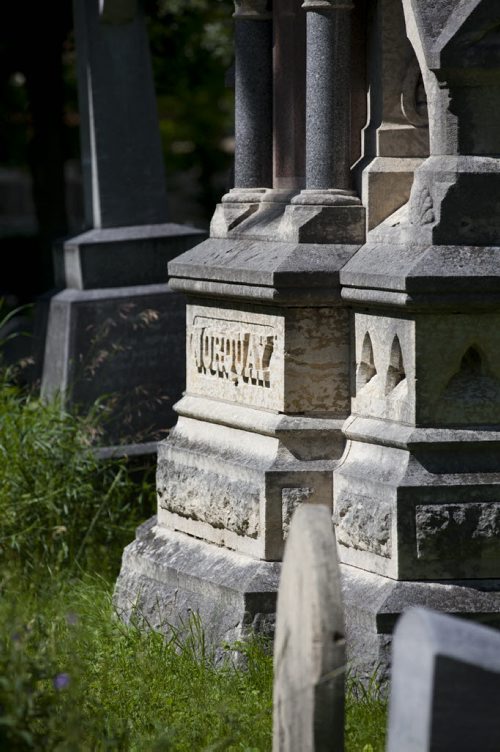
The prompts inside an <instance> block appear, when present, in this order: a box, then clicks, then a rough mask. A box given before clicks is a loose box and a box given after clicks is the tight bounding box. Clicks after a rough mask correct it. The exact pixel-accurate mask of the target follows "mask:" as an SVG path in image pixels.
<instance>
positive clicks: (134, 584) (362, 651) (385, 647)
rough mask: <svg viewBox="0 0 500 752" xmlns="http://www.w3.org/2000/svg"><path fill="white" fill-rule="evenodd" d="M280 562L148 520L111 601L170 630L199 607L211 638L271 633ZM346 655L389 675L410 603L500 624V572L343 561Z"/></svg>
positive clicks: (365, 671)
mask: <svg viewBox="0 0 500 752" xmlns="http://www.w3.org/2000/svg"><path fill="white" fill-rule="evenodd" d="M280 572H281V563H280V562H264V561H259V560H257V559H252V558H250V557H248V556H244V555H242V554H238V553H236V552H234V551H228V550H227V549H224V548H221V547H219V546H216V545H214V544H212V543H206V542H205V541H201V540H198V539H196V538H193V537H191V536H188V535H186V534H184V533H178V532H173V531H169V530H166V529H164V528H161V527H159V526H158V525H157V524H156V517H153V518H151V519H150V520H148V522H146V523H144V525H142V526H141V527H140V528H139V529H138V531H137V537H136V539H135V541H133V543H131V544H130V545H129V546H127V548H126V549H125V551H124V554H123V561H122V568H121V572H120V575H119V577H118V581H117V583H116V588H115V596H114V602H115V606H116V608H117V610H118V613H119V615H120V617H121V618H122V619H123V620H124V621H125V622H130V620H131V619H133V618H137V619H138V621H139V623H141V621H142V620H143V623H146V624H147V625H148V626H151V627H153V628H154V629H158V630H160V631H167V629H168V625H174V626H175V627H177V628H178V627H182V625H183V624H185V623H186V621H187V619H188V618H189V615H190V614H191V613H197V614H199V616H200V618H201V623H202V625H203V628H204V631H205V636H206V639H207V641H208V643H210V644H211V645H214V646H222V645H223V644H224V643H233V642H235V641H236V640H240V639H242V638H244V637H245V635H247V634H249V633H250V632H251V631H255V632H257V633H260V634H265V635H267V636H271V637H272V636H274V625H275V612H276V596H277V591H278V585H279V577H280ZM341 572H342V591H343V600H344V610H345V620H346V638H347V661H348V665H349V666H350V668H351V669H352V670H353V672H354V673H355V675H356V676H359V677H360V678H361V679H369V678H370V677H371V676H372V675H373V674H374V672H375V671H377V670H378V678H379V680H382V681H383V680H385V679H387V678H388V675H389V668H390V650H391V641H392V632H393V629H394V627H395V624H396V620H397V618H398V617H399V615H400V614H401V613H402V612H403V611H404V610H405V609H407V608H410V607H411V606H426V607H428V608H432V609H435V610H437V611H441V612H442V613H448V614H452V615H456V616H461V617H465V618H468V619H471V620H473V621H476V622H478V623H481V624H486V625H488V626H490V627H494V628H497V629H500V580H463V581H455V582H446V583H444V582H422V581H418V582H417V581H415V582H410V581H404V582H403V581H397V580H391V579H389V578H388V577H383V576H381V575H375V574H371V573H369V572H365V571H364V570H361V569H357V568H356V567H351V566H349V565H346V564H342V565H341Z"/></svg>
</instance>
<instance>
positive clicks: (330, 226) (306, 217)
mask: <svg viewBox="0 0 500 752" xmlns="http://www.w3.org/2000/svg"><path fill="white" fill-rule="evenodd" d="M365 222H366V210H365V208H364V206H361V205H360V206H321V205H313V204H311V205H300V204H291V205H289V206H287V207H286V210H285V213H284V215H283V218H282V220H281V224H280V227H279V237H280V239H281V240H283V241H287V242H290V243H354V244H355V243H363V242H364V240H365V235H366V229H365Z"/></svg>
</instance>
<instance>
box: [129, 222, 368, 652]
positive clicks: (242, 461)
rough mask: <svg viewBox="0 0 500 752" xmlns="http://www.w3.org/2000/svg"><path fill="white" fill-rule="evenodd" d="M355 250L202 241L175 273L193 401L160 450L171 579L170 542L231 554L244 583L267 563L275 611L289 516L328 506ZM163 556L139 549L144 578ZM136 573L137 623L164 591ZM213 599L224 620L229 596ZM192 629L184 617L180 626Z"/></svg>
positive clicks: (266, 589)
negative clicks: (345, 276)
mask: <svg viewBox="0 0 500 752" xmlns="http://www.w3.org/2000/svg"><path fill="white" fill-rule="evenodd" d="M356 248H357V247H356V246H341V245H338V246H328V247H327V248H325V246H322V245H307V244H304V245H300V246H297V245H293V244H287V243H279V242H274V243H273V242H270V241H258V242H256V241H254V240H251V239H246V238H245V237H244V236H240V237H239V238H234V239H227V240H221V239H210V240H207V241H205V242H204V243H202V244H201V245H199V246H197V248H196V249H193V250H192V251H188V252H187V253H185V254H183V255H182V256H181V257H179V258H177V259H176V260H175V261H173V262H171V264H170V265H169V270H170V274H171V285H172V287H173V289H175V290H178V291H181V292H183V293H185V294H187V296H188V309H187V378H186V394H185V396H184V398H183V399H182V400H181V401H180V402H179V403H178V404H177V405H176V411H177V412H178V414H179V419H178V422H177V425H176V426H175V428H174V430H173V431H172V432H171V434H170V436H169V439H168V441H165V442H162V443H161V444H160V445H159V450H158V451H159V453H158V474H157V487H158V521H157V530H158V535H160V538H159V539H158V540H161V534H162V531H163V533H165V535H166V536H167V537H166V538H165V550H164V552H163V553H162V554H161V556H162V557H163V559H162V560H164V561H165V562H167V561H170V562H172V563H171V564H169V565H168V566H169V567H170V566H171V567H173V568H174V569H175V567H176V566H177V564H176V560H175V557H174V558H173V559H172V558H171V557H172V556H174V554H172V553H171V552H170V548H169V547H170V543H169V535H170V532H169V531H175V533H176V535H181V540H184V541H185V543H186V546H189V545H191V543H190V541H194V540H195V539H197V542H196V546H197V547H198V548H199V550H200V551H205V552H206V555H207V556H208V555H209V552H211V551H213V550H214V544H216V545H217V546H219V547H223V549H221V548H219V549H216V550H218V551H219V552H220V556H222V557H223V558H224V557H225V556H226V553H225V552H226V551H228V550H232V551H234V552H236V554H237V555H238V556H239V557H240V558H239V562H240V564H239V565H238V566H244V567H245V571H248V572H253V571H254V569H255V567H256V566H257V563H258V562H260V563H259V567H260V568H259V570H258V571H259V572H260V575H259V577H261V576H262V577H263V580H262V582H261V585H260V588H261V589H260V596H259V598H262V599H264V601H265V603H267V604H269V603H271V602H272V603H274V599H275V593H276V585H277V577H278V571H279V567H278V562H279V561H280V560H281V557H282V554H283V546H284V541H285V539H286V535H287V531H288V525H289V523H290V518H291V515H292V513H293V511H294V510H295V508H296V507H297V506H298V505H299V504H301V503H304V502H309V503H319V504H324V505H326V506H328V507H330V506H331V499H332V473H333V468H334V467H335V464H336V462H337V461H338V459H339V457H340V456H341V454H342V451H343V446H344V439H343V436H342V432H341V426H342V424H343V422H344V419H345V417H346V415H347V413H348V409H349V336H350V326H349V316H348V313H347V311H346V310H345V308H344V307H343V306H342V305H341V304H340V303H341V301H340V296H339V293H340V290H339V287H338V276H339V269H340V268H341V267H342V266H343V265H344V264H345V262H346V261H347V260H348V259H349V258H350V257H351V256H352V254H353V253H354V252H355V251H356ZM304 276H307V280H308V285H307V287H304V285H303V280H304ZM155 540H156V538H155ZM155 546H159V543H154V541H153V539H152V538H149V539H148V542H147V543H145V544H144V546H143V547H142V548H140V553H139V549H138V548H134V549H133V550H134V551H136V552H137V553H134V557H135V558H134V562H138V563H137V571H138V572H139V571H142V569H141V568H142V567H143V566H146V565H145V564H142V563H140V562H139V559H140V560H141V562H142V561H144V560H145V559H146V560H147V559H149V557H150V555H151V550H152V549H153V548H154V547H155ZM137 557H139V559H137ZM230 561H232V559H231V557H229V559H228V562H230ZM244 562H246V563H244ZM266 562H267V563H266ZM134 566H135V564H133V563H130V564H128V563H126V562H125V563H124V568H122V573H121V575H120V577H119V580H118V583H117V592H118V593H121V592H124V593H126V597H127V598H128V606H127V603H126V602H125V600H124V598H125V596H123V597H122V596H121V595H119V596H118V597H119V604H120V608H124V609H125V611H126V612H127V613H130V609H131V608H132V604H133V602H134V600H137V602H138V603H139V606H140V608H144V609H145V610H146V611H147V612H149V611H150V610H151V609H152V608H153V607H154V602H155V599H156V598H157V596H158V593H160V594H161V593H162V592H163V590H162V588H163V585H162V584H161V582H162V580H161V577H160V575H159V574H157V575H155V576H154V577H155V578H156V577H158V581H157V587H156V590H155V588H154V587H153V584H151V587H150V588H149V589H147V590H145V591H142V590H141V587H140V583H139V581H137V583H136V584H134V582H133V572H132V570H133V567H134ZM228 566H229V564H228ZM231 566H232V565H231ZM183 571H184V570H183ZM269 572H273V573H274V574H273V577H272V578H269V574H268V573H269ZM228 574H231V572H230V570H229V572H228ZM124 578H125V579H126V585H122V583H123V581H124ZM273 578H274V579H273ZM153 579H154V578H153ZM200 587H201V586H200ZM214 587H215V586H213V587H212V586H211V593H212V596H211V597H213V598H214V599H215V601H217V602H218V604H219V605H218V608H220V609H221V610H224V608H225V605H224V604H225V599H226V595H225V594H224V593H225V590H224V587H223V586H222V585H220V586H217V591H216V590H215V589H214ZM183 588H184V585H181V586H179V591H181V590H183ZM245 592H246V591H245ZM179 597H180V598H181V599H182V598H183V597H184V596H183V595H182V596H179ZM246 597H247V596H246V595H245V598H246ZM160 598H162V596H161V595H160ZM214 608H215V606H214ZM259 608H260V607H259ZM273 608H274V607H273ZM127 609H128V611H127ZM259 613H260V612H259ZM183 618H185V610H184V609H183V608H180V610H179V612H178V613H177V617H176V621H177V623H178V622H179V620H181V621H182V619H183ZM214 618H215V617H214ZM252 618H253V617H252ZM247 621H248V620H247ZM245 623H247V622H245V621H244V620H242V619H240V620H239V622H238V629H239V630H240V632H239V634H241V629H243V626H244V624H245ZM207 628H208V629H209V630H210V631H211V632H213V630H214V629H215V631H216V632H217V629H218V628H217V629H216V626H214V625H213V624H212V623H211V622H210V623H209V624H208V625H207ZM235 635H236V632H235ZM218 637H219V640H220V639H222V638H224V637H225V633H218Z"/></svg>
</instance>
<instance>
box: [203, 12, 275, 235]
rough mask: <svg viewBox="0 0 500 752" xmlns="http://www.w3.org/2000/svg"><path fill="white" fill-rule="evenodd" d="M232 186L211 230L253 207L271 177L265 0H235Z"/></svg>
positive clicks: (269, 36) (225, 227)
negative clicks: (233, 157) (233, 160)
mask: <svg viewBox="0 0 500 752" xmlns="http://www.w3.org/2000/svg"><path fill="white" fill-rule="evenodd" d="M233 17H234V22H235V24H234V25H235V28H234V43H235V162H234V185H235V187H234V188H233V189H232V190H231V191H230V192H229V193H228V194H226V195H225V196H223V197H222V205H221V206H219V207H218V210H217V211H216V213H215V215H214V218H213V220H212V228H211V230H212V235H213V234H214V232H215V233H217V234H218V235H219V236H224V235H225V234H227V232H229V231H230V230H232V229H234V227H236V226H237V225H238V224H240V223H241V222H242V221H244V220H245V219H247V218H248V217H249V216H250V215H251V214H253V213H254V212H255V211H257V209H258V207H259V203H260V201H261V200H262V198H263V196H264V194H265V192H266V190H269V189H270V188H271V186H272V181H273V20H272V8H271V0H235V12H234V16H233Z"/></svg>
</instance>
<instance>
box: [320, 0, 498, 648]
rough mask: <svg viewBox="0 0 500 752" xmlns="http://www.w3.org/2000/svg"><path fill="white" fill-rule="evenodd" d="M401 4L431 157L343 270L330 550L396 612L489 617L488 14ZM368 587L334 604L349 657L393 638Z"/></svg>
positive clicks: (493, 309)
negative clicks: (350, 340) (432, 608)
mask: <svg viewBox="0 0 500 752" xmlns="http://www.w3.org/2000/svg"><path fill="white" fill-rule="evenodd" d="M403 4H404V9H405V13H406V25H407V30H408V35H409V38H410V39H411V41H412V44H413V46H414V48H415V51H416V54H417V56H418V58H419V63H420V66H421V68H422V72H423V78H424V82H425V86H426V90H427V99H428V103H429V129H430V147H431V156H430V157H429V158H428V159H427V160H425V161H424V162H423V164H422V165H421V166H420V167H419V168H418V169H417V170H416V172H415V180H414V183H413V188H412V191H411V196H410V200H409V204H408V206H406V207H404V208H402V209H400V210H398V212H396V213H395V214H393V215H392V216H391V217H389V218H388V219H387V220H386V221H385V222H383V223H382V224H380V225H379V226H378V227H377V228H376V229H375V230H373V231H372V232H371V233H369V234H368V242H367V244H366V245H365V246H363V248H361V249H360V250H359V252H358V253H357V254H356V256H355V257H354V258H353V259H351V260H350V261H349V262H348V263H347V264H346V266H345V267H344V269H343V270H342V272H341V284H342V297H343V299H344V300H345V301H346V303H349V304H350V305H351V306H352V309H353V312H354V354H355V360H356V377H355V390H354V393H353V399H352V407H351V417H350V418H349V420H348V421H347V422H346V424H345V427H344V433H345V435H346V439H347V447H346V452H345V454H344V458H343V461H342V462H341V463H340V464H339V466H338V468H336V470H335V471H334V520H335V523H336V529H337V541H338V546H339V556H340V558H341V561H342V562H343V563H344V564H345V565H347V566H348V567H349V570H348V571H350V572H351V573H353V572H355V571H356V570H355V568H357V569H358V570H359V572H360V573H361V572H362V570H365V572H366V574H362V573H361V574H359V575H357V578H356V577H354V575H352V576H353V578H354V579H353V582H354V583H356V582H358V583H360V582H362V581H364V580H365V581H366V582H368V581H370V582H371V583H372V585H371V586H370V587H371V588H372V590H373V592H374V593H376V592H377V590H376V589H379V592H382V591H384V592H386V593H398V594H399V595H398V598H395V599H393V596H392V595H391V599H392V600H393V606H392V608H394V609H395V611H397V609H400V610H402V609H403V608H405V607H408V606H410V605H412V603H414V600H413V599H414V598H417V599H418V603H420V604H424V605H425V604H427V605H436V608H438V609H441V610H444V611H449V612H451V613H461V612H463V613H466V614H467V615H470V616H471V618H477V619H480V620H484V621H489V622H491V623H494V624H498V614H499V611H500V602H499V598H498V581H499V578H500V550H499V547H498V537H499V534H500V461H499V448H500V432H499V431H498V426H499V424H500V420H499V419H500V359H499V358H498V345H499V342H498V329H499V324H500V314H499V311H500V275H499V271H498V270H499V268H500V266H499V262H500V248H499V247H498V245H495V243H497V244H498V232H497V229H496V228H498V223H499V210H498V202H495V198H494V196H495V195H497V193H498V191H497V189H496V184H497V182H498V179H499V176H500V161H499V160H498V158H497V156H496V152H497V151H498V127H497V122H496V121H497V119H498V108H497V106H496V104H494V105H493V103H494V102H497V101H500V86H499V81H500V78H499V62H498V55H497V53H496V52H495V53H494V54H493V53H492V49H494V50H497V45H496V43H494V44H493V43H492V44H490V42H491V39H490V40H489V41H486V40H487V39H488V35H489V31H488V30H489V29H490V24H491V23H492V20H491V19H492V6H491V4H489V3H488V2H476V1H475V0H474V1H472V0H471V2H463V3H460V8H457V4H456V3H454V2H443V3H439V4H437V3H434V2H431V0H429V1H428V0H404V3H403ZM473 40H475V41H473ZM488 108H490V109H489V111H488V113H486V109H488ZM368 573H369V574H368ZM376 583H378V585H376ZM485 591H488V593H487V595H486V594H485ZM367 592H368V588H367V589H366V590H364V586H361V585H360V586H359V588H358V587H357V586H356V584H353V585H352V587H350V590H349V593H350V594H349V603H350V605H349V604H347V613H348V621H349V618H350V617H349V610H352V613H353V617H352V619H357V618H358V617H357V616H356V614H359V613H360V609H361V611H362V613H363V615H364V616H363V620H362V621H360V620H359V619H358V621H357V622H356V623H357V627H356V630H357V632H358V636H357V641H358V644H359V645H360V648H359V651H358V652H359V655H360V656H361V655H362V654H363V652H364V653H365V654H368V653H369V652H370V650H372V649H373V646H374V645H378V646H379V648H378V649H379V650H382V647H383V644H384V641H386V640H388V637H389V631H390V630H387V628H386V627H383V619H382V616H381V608H382V606H381V604H380V602H375V601H373V600H372V601H371V602H370V600H369V599H368V600H367V598H366V593H367ZM436 593H441V595H440V598H441V604H440V603H439V600H437V601H434V600H433V599H434V598H435V595H436ZM384 597H385V596H384ZM426 598H427V599H428V601H426ZM398 601H399V603H398ZM431 601H432V603H431ZM352 619H351V623H354V621H352ZM347 634H348V640H349V626H348V630H347ZM363 645H364V646H365V647H363ZM370 645H371V647H370ZM380 660H382V661H383V662H384V661H386V660H387V658H383V657H380Z"/></svg>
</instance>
